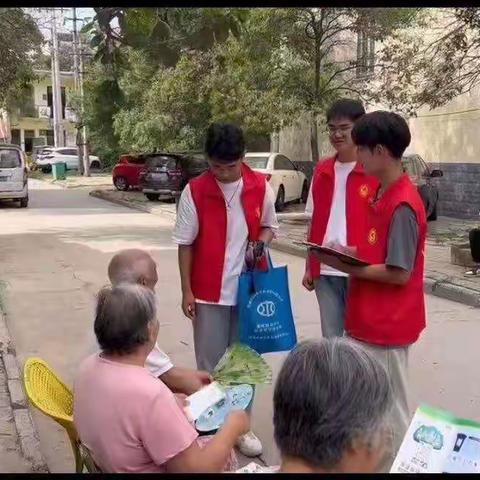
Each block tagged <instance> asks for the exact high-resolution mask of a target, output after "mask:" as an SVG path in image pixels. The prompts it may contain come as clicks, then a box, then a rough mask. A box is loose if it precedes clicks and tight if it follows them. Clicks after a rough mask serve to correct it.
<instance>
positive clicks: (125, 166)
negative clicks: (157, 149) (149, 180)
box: [112, 154, 147, 191]
mask: <svg viewBox="0 0 480 480" xmlns="http://www.w3.org/2000/svg"><path fill="white" fill-rule="evenodd" d="M146 159H147V157H146V156H145V155H133V154H127V155H121V156H120V158H119V159H118V163H117V164H116V165H115V166H114V167H113V170H112V179H113V184H114V185H115V188H116V189H117V190H122V191H126V190H128V189H129V188H130V187H131V188H138V186H139V183H140V173H141V172H143V171H144V170H145V161H146Z"/></svg>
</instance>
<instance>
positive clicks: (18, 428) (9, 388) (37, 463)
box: [0, 285, 48, 473]
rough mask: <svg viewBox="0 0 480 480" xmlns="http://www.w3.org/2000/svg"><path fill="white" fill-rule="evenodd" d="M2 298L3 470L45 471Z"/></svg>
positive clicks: (0, 468)
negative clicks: (5, 317) (3, 309)
mask: <svg viewBox="0 0 480 480" xmlns="http://www.w3.org/2000/svg"><path fill="white" fill-rule="evenodd" d="M0 287H1V285H0ZM0 295H1V292H0ZM1 300H2V299H1V296H0V473H42V472H43V473H45V472H48V468H47V465H46V463H45V460H44V459H43V456H42V454H41V452H40V443H39V440H38V434H37V431H36V428H35V426H34V423H33V421H32V417H31V416H30V412H29V410H28V405H27V398H26V396H25V393H24V392H23V385H22V381H21V378H20V377H21V374H20V370H19V368H18V365H17V359H16V355H15V349H14V348H13V347H12V343H11V341H10V336H9V333H8V330H7V325H6V322H5V319H4V314H3V312H2V304H1Z"/></svg>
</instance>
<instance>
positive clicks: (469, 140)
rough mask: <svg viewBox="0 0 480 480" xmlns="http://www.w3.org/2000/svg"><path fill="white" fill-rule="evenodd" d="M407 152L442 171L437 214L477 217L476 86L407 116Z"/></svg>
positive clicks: (479, 122) (479, 117)
mask: <svg viewBox="0 0 480 480" xmlns="http://www.w3.org/2000/svg"><path fill="white" fill-rule="evenodd" d="M409 123H410V130H411V132H412V144H411V146H410V147H409V151H412V152H416V153H418V154H419V155H421V156H422V157H423V158H424V159H425V161H427V162H428V163H430V164H431V165H432V166H434V167H435V168H440V169H442V170H443V172H444V176H443V178H441V179H439V180H437V183H438V185H439V188H440V203H439V213H440V215H449V216H455V217H459V218H472V217H477V218H478V214H479V212H480V134H479V132H480V88H478V87H477V88H476V89H474V90H472V91H471V92H470V93H467V94H464V95H461V96H459V97H457V98H455V99H453V100H452V101H451V102H449V103H448V104H447V105H445V106H444V107H441V108H437V109H435V110H431V111H430V110H428V109H423V110H421V111H419V112H418V116H417V118H412V119H410V122H409Z"/></svg>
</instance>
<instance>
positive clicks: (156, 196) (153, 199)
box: [145, 193, 160, 202]
mask: <svg viewBox="0 0 480 480" xmlns="http://www.w3.org/2000/svg"><path fill="white" fill-rule="evenodd" d="M145 196H146V197H147V198H148V199H149V200H150V201H151V202H156V201H157V200H158V199H159V198H160V195H159V194H158V193H146V194H145Z"/></svg>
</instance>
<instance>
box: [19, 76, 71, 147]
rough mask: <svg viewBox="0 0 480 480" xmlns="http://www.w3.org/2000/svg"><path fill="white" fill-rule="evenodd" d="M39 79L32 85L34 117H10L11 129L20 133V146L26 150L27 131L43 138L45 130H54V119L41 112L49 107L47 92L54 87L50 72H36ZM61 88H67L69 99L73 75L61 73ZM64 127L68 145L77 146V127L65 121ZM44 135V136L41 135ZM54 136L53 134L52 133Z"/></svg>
mask: <svg viewBox="0 0 480 480" xmlns="http://www.w3.org/2000/svg"><path fill="white" fill-rule="evenodd" d="M35 73H36V74H37V76H38V79H37V80H35V81H34V82H33V84H32V87H33V104H34V106H35V114H34V116H28V117H25V116H18V115H17V114H11V115H10V128H11V130H19V131H20V146H21V147H22V149H24V150H25V131H27V133H28V131H33V132H34V137H35V138H38V137H41V136H42V137H43V136H44V135H43V132H44V131H45V130H53V119H51V118H44V117H43V116H42V115H41V114H40V111H41V110H42V109H44V108H45V107H48V100H47V90H48V87H49V86H51V85H52V80H51V74H50V71H48V70H38V71H36V72H35ZM60 77H61V79H60V81H61V86H62V87H65V94H66V97H67V98H68V92H69V91H70V90H71V89H73V86H74V80H73V73H71V72H61V74H60ZM63 126H64V129H65V138H66V142H65V144H66V145H75V134H76V132H75V125H74V124H73V123H72V122H70V121H68V120H66V119H65V120H63ZM41 133H42V135H41ZM52 134H53V133H52Z"/></svg>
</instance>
